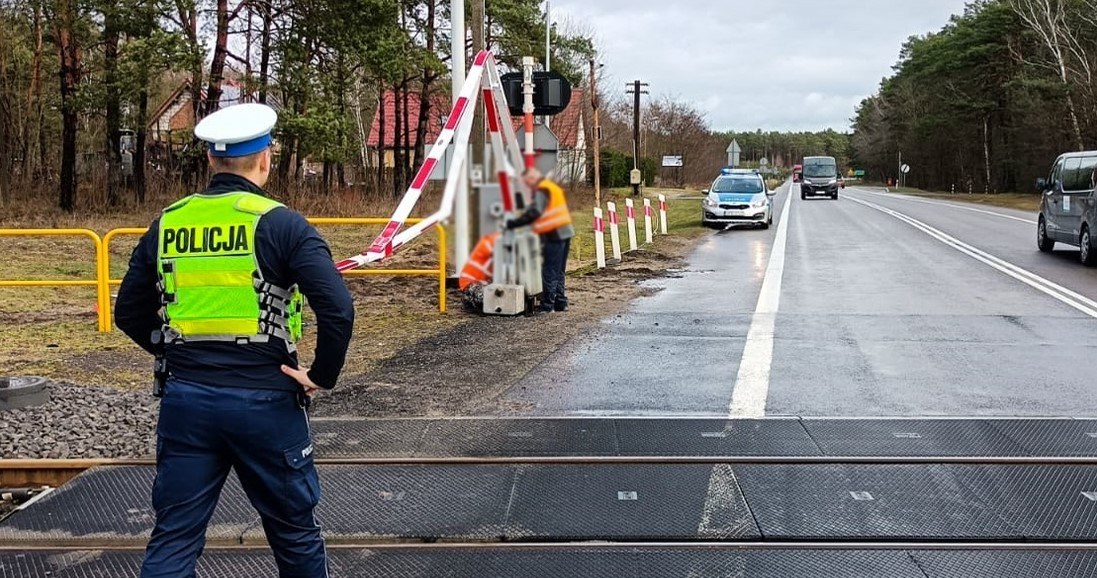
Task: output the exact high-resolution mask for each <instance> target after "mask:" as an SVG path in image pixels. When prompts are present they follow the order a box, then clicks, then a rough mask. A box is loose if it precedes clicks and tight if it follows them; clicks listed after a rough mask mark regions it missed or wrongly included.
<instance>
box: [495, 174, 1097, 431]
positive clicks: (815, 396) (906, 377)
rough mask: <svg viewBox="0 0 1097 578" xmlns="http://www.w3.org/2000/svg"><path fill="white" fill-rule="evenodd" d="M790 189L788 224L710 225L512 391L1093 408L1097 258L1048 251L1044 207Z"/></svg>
mask: <svg viewBox="0 0 1097 578" xmlns="http://www.w3.org/2000/svg"><path fill="white" fill-rule="evenodd" d="M788 193H789V190H788V186H787V185H786V186H784V187H782V189H781V190H780V191H779V194H778V196H777V197H776V199H775V201H776V204H775V225H776V226H774V227H771V228H770V229H768V230H758V229H733V230H729V231H722V232H713V233H712V234H711V236H709V237H707V238H706V239H705V240H704V241H703V242H702V243H701V244H700V245H699V246H698V247H697V249H696V250H695V251H694V252H693V253H692V255H691V256H690V259H689V266H688V268H687V269H686V270H684V271H681V272H678V273H676V274H675V275H674V276H673V277H672V278H669V279H663V280H660V281H659V282H658V284H657V286H658V287H659V288H660V289H661V290H660V291H659V292H658V293H656V294H655V295H653V296H651V297H647V298H643V299H640V300H638V301H637V302H636V303H635V304H634V305H633V306H632V308H631V309H630V310H629V311H628V312H627V313H624V314H622V315H620V316H617V317H614V318H612V319H608V320H606V321H605V322H604V323H603V324H602V327H601V330H600V331H598V332H597V333H595V334H592V335H587V336H582V337H579V338H576V339H574V340H572V341H571V342H570V343H569V344H567V345H566V346H565V347H564V348H562V349H561V350H559V351H557V352H556V353H555V354H554V355H553V356H552V357H550V358H549V359H548V360H547V361H546V362H544V363H543V364H541V365H540V366H539V367H538V368H536V369H535V370H534V371H533V372H531V373H530V374H529V375H528V376H527V377H526V378H525V379H524V380H523V381H522V382H521V383H519V384H518V385H517V386H515V387H514V388H512V389H511V390H510V391H509V392H508V398H509V401H515V402H519V403H525V404H528V406H529V407H530V408H531V411H532V413H534V414H538V415H588V414H589V415H662V414H670V415H723V416H726V415H733V416H739V417H752V416H760V415H814V416H915V415H917V416H926V415H955V416H976V415H980V416H981V415H1001V416H1093V415H1097V396H1094V395H1093V391H1094V386H1095V385H1097V319H1095V317H1097V302H1095V301H1097V269H1087V268H1085V267H1083V266H1081V265H1080V264H1078V262H1077V251H1076V250H1075V249H1072V248H1068V247H1065V246H1063V245H1060V246H1059V249H1058V250H1057V251H1056V252H1055V253H1053V254H1050V255H1047V254H1041V253H1038V252H1037V251H1036V247H1035V221H1036V216H1035V215H1034V214H1031V213H1025V212H1022V211H1012V210H1008V209H999V208H993V207H984V206H977V207H975V206H971V205H962V204H959V203H951V202H942V201H934V200H929V199H923V198H913V197H904V196H899V195H894V194H883V193H882V192H881V191H880V190H875V189H862V188H848V189H846V190H845V191H843V195H842V198H841V199H840V200H839V201H837V202H835V201H831V200H822V199H820V200H814V199H809V200H806V201H805V200H801V199H800V198H799V196H798V195H795V197H794V198H791V199H790V196H789V194H788ZM789 203H791V204H789ZM786 204H788V205H787V209H786ZM782 221H787V222H785V223H784V224H783V226H782V224H781V222H782ZM775 246H776V249H777V250H776V251H775V250H774V249H775ZM626 258H627V257H626Z"/></svg>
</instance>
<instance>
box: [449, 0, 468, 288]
mask: <svg viewBox="0 0 1097 578" xmlns="http://www.w3.org/2000/svg"><path fill="white" fill-rule="evenodd" d="M450 21H451V23H452V26H453V33H452V34H451V35H450V36H451V38H450V64H451V66H452V73H451V76H453V78H452V79H451V80H452V87H453V102H454V103H456V102H457V97H458V96H460V94H461V85H462V84H464V83H465V0H450ZM453 176H456V177H457V179H458V180H457V199H456V202H455V203H454V210H453V213H454V214H453V221H454V227H453V266H454V268H455V271H458V272H460V271H461V269H462V268H464V266H465V261H466V260H468V256H469V252H470V249H469V221H470V219H469V181H468V172H467V171H462V172H461V174H458V175H453Z"/></svg>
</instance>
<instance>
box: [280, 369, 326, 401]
mask: <svg viewBox="0 0 1097 578" xmlns="http://www.w3.org/2000/svg"><path fill="white" fill-rule="evenodd" d="M282 373H284V374H286V375H288V376H290V377H292V378H293V379H294V380H295V381H297V383H299V384H301V389H303V390H305V395H307V396H309V397H312V394H314V393H316V392H317V391H319V390H320V386H318V385H316V384H315V383H313V382H312V380H311V379H309V368H307V367H302V368H299V369H294V368H292V367H290V366H288V365H283V366H282Z"/></svg>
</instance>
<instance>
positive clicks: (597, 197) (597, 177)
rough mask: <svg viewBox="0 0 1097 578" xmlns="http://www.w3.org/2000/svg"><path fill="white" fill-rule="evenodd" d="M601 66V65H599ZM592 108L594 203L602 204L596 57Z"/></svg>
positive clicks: (591, 96) (591, 74) (592, 64)
mask: <svg viewBox="0 0 1097 578" xmlns="http://www.w3.org/2000/svg"><path fill="white" fill-rule="evenodd" d="M598 68H601V65H599V66H598ZM590 108H591V110H592V111H593V113H594V125H593V130H592V131H591V137H592V138H591V140H593V141H594V205H595V206H596V207H600V206H602V147H601V145H602V142H601V140H602V127H601V126H600V125H599V124H598V81H597V68H596V67H595V66H594V59H593V58H591V59H590Z"/></svg>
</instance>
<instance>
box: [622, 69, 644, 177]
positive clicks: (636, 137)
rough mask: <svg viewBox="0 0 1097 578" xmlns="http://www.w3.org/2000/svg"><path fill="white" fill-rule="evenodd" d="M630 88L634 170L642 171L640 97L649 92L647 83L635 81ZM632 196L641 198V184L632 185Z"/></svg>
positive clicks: (629, 85)
mask: <svg viewBox="0 0 1097 578" xmlns="http://www.w3.org/2000/svg"><path fill="white" fill-rule="evenodd" d="M626 86H628V87H629V90H628V91H627V92H628V94H631V95H632V96H633V99H632V170H634V171H638V170H640V95H641V94H648V91H646V90H644V89H643V87H645V86H648V83H646V82H640V81H639V80H634V81H632V83H630V84H628V85H626ZM632 196H634V197H638V196H640V183H633V184H632Z"/></svg>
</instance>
